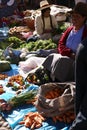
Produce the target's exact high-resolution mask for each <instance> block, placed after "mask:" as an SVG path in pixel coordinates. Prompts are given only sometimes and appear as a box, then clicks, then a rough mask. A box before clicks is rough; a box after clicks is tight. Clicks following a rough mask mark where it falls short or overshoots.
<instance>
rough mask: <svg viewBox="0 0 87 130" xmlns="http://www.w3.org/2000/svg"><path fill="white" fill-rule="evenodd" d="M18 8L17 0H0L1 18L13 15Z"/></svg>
mask: <svg viewBox="0 0 87 130" xmlns="http://www.w3.org/2000/svg"><path fill="white" fill-rule="evenodd" d="M16 8H17V5H16V0H0V18H3V17H8V16H11V15H13V13H14V11H15V10H16Z"/></svg>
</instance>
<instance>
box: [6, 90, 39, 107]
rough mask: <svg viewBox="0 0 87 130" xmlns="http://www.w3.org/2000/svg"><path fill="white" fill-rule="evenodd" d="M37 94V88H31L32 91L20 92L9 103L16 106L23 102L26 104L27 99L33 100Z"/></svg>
mask: <svg viewBox="0 0 87 130" xmlns="http://www.w3.org/2000/svg"><path fill="white" fill-rule="evenodd" d="M36 94H37V91H36V90H33V91H32V90H31V91H26V92H24V93H20V94H18V95H16V96H14V97H13V98H11V99H9V100H8V103H9V104H10V105H11V106H12V107H13V108H14V107H18V106H21V105H23V104H26V102H27V101H31V100H32V99H34V98H35V96H36Z"/></svg>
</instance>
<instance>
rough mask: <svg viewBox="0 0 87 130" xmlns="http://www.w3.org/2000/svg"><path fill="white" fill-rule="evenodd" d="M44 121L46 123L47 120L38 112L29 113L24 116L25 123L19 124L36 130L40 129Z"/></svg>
mask: <svg viewBox="0 0 87 130" xmlns="http://www.w3.org/2000/svg"><path fill="white" fill-rule="evenodd" d="M43 121H45V118H44V117H43V116H42V115H41V114H39V113H38V112H29V113H27V114H26V115H25V116H24V119H23V121H21V122H19V124H21V125H24V126H25V127H27V128H30V129H31V130H34V129H35V128H36V129H38V128H40V127H41V126H42V122H43Z"/></svg>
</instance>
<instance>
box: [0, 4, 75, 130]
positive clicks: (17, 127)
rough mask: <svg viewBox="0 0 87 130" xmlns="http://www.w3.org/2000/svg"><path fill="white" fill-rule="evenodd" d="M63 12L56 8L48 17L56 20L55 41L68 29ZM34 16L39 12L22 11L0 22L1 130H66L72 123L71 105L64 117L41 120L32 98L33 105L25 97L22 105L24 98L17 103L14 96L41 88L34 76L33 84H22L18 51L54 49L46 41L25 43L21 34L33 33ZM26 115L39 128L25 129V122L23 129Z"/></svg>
mask: <svg viewBox="0 0 87 130" xmlns="http://www.w3.org/2000/svg"><path fill="white" fill-rule="evenodd" d="M67 10H69V9H68V8H67V7H62V6H58V5H57V6H55V5H53V7H52V13H54V15H55V16H56V19H57V21H58V25H59V28H58V33H59V37H60V35H61V33H62V32H63V31H64V30H65V29H66V28H67V26H69V25H70V23H69V22H67V23H66V22H65V21H66V19H67V15H66V12H67ZM37 13H40V12H39V11H37V10H26V11H23V12H22V13H21V14H20V15H19V14H16V15H12V16H9V17H6V18H2V19H1V29H0V32H1V34H2V35H3V39H1V41H0V49H1V50H0V57H1V60H9V61H10V64H9V65H10V67H9V69H6V68H3V67H2V68H3V69H4V70H3V71H2V69H1V70H0V85H1V87H0V119H1V120H0V121H1V122H3V123H2V124H0V129H1V130H2V128H3V127H4V128H7V129H8V130H9V129H12V130H29V129H30V128H31V127H32V129H38V130H44V129H45V130H48V129H52V130H68V128H69V127H70V125H71V123H72V121H73V120H74V111H73V110H71V109H73V105H72V106H71V108H70V111H69V113H68V112H66V114H65V113H63V115H62V116H59V117H55V116H54V118H53V117H50V116H48V117H46V116H45V117H44V116H42V115H41V114H40V113H39V109H38V107H36V105H35V104H34V103H35V102H36V101H37V98H35V100H34V101H33V100H29V99H30V98H29V97H28V98H29V99H28V102H27V103H26V101H25V99H24V98H21V99H24V100H22V102H21V100H20V99H19V97H15V96H18V95H19V94H22V95H21V96H23V97H24V95H25V94H26V93H28V94H32V93H31V92H33V91H34V92H35V94H36V95H37V94H38V91H39V88H40V85H41V84H38V83H37V80H36V79H35V75H33V80H30V79H29V77H28V80H27V81H26V79H25V76H24V73H23V75H21V74H20V72H19V66H18V63H19V61H20V60H24V58H25V57H22V58H23V59H20V58H19V57H18V56H19V55H20V54H21V53H22V51H23V50H22V48H24V47H25V48H27V49H28V50H29V52H30V51H36V50H38V49H48V50H49V49H55V48H56V47H57V44H56V43H54V42H53V41H52V40H51V39H50V40H46V41H45V40H44V41H42V40H39V41H36V42H29V43H28V42H26V37H27V36H24V35H23V34H26V35H27V34H28V37H29V36H32V34H33V31H34V18H35V16H36V14H37ZM3 23H6V27H8V28H9V30H4V31H3V29H6V28H4V27H2V24H3ZM61 23H62V24H61ZM4 33H7V35H6V36H4ZM2 35H1V37H2ZM23 36H24V37H23ZM48 45H49V46H48ZM24 51H25V50H24ZM24 51H23V53H24ZM29 52H28V53H29ZM26 55H27V51H26V52H25V56H26ZM10 56H11V57H10ZM4 58H5V59H4ZM2 66H3V65H2ZM40 74H43V73H40ZM44 75H45V76H44ZM44 75H42V77H43V76H44V77H45V78H46V74H44ZM47 76H48V75H47ZM45 78H44V81H45V82H48V86H49V81H48V78H47V79H45ZM39 83H40V82H39ZM43 83H44V82H43ZM57 85H58V84H57ZM66 85H68V84H66ZM70 85H72V86H73V88H74V84H73V83H71V84H70ZM54 86H55V85H54ZM64 86H65V84H64ZM63 92H64V91H63ZM62 94H63V93H62ZM57 97H58V95H57ZM33 98H34V95H33V96H32V99H33ZM55 98H56V97H55ZM15 99H19V100H16V101H17V102H16V103H17V104H15V103H14V102H12V101H14V100H15ZM72 101H73V100H72ZM9 102H10V104H9ZM14 104H15V105H16V106H15V105H14ZM17 105H18V106H17ZM13 106H15V107H13ZM37 106H38V105H37ZM48 110H49V109H48ZM37 112H38V113H37ZM64 112H65V111H64ZM29 113H30V114H31V115H32V114H33V115H34V114H35V115H37V116H35V120H34V121H37V119H39V117H40V122H39V124H38V122H36V123H34V122H32V121H31V124H30V125H29V122H28V125H26V123H25V122H24V117H25V116H26V115H27V114H29ZM57 114H58V113H57ZM70 115H71V116H70ZM29 119H30V117H29ZM41 119H42V120H41ZM30 120H31V119H30ZM35 124H38V126H37V127H38V128H36V125H35Z"/></svg>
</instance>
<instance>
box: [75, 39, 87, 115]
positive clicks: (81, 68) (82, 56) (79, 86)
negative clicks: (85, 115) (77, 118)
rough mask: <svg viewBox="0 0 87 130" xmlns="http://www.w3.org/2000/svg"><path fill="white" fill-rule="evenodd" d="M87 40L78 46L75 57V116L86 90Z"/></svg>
mask: <svg viewBox="0 0 87 130" xmlns="http://www.w3.org/2000/svg"><path fill="white" fill-rule="evenodd" d="M86 41H87V40H85V41H83V43H82V44H81V45H80V46H79V48H78V51H77V55H76V114H77V113H78V112H79V108H80V104H81V102H82V100H83V97H84V95H85V92H86V88H87V45H86V44H87V43H86Z"/></svg>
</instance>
